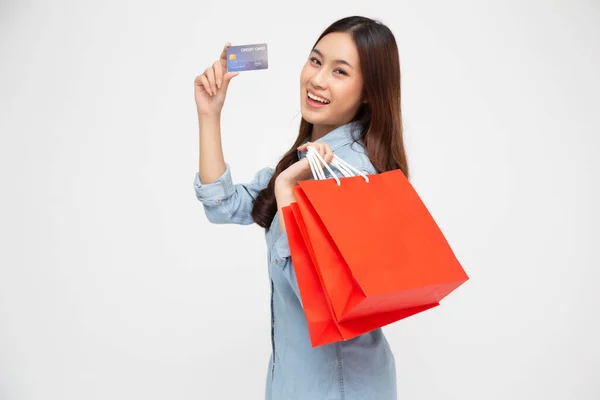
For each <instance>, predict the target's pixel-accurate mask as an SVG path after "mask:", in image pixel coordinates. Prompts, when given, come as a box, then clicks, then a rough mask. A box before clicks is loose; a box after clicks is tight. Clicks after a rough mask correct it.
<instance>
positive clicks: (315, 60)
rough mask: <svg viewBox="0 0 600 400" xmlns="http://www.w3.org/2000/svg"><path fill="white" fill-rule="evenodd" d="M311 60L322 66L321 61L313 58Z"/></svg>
mask: <svg viewBox="0 0 600 400" xmlns="http://www.w3.org/2000/svg"><path fill="white" fill-rule="evenodd" d="M309 60H310V61H311V62H313V63H314V62H318V63H319V64H321V62H320V61H319V60H317V59H316V58H315V57H311V58H310V59H309Z"/></svg>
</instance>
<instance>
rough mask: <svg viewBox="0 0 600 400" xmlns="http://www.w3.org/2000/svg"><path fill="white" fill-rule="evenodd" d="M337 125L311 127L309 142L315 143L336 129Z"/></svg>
mask: <svg viewBox="0 0 600 400" xmlns="http://www.w3.org/2000/svg"><path fill="white" fill-rule="evenodd" d="M338 126H339V125H313V127H312V133H311V137H310V141H311V142H315V141H317V140H319V139H321V138H322V137H323V136H325V135H327V134H328V133H329V132H331V131H332V130H334V129H335V128H337V127H338Z"/></svg>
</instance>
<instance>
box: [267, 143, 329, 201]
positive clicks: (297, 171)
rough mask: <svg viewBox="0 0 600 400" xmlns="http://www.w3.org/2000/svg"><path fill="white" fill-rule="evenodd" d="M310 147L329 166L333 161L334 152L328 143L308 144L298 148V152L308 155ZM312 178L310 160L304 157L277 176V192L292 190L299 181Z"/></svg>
mask: <svg viewBox="0 0 600 400" xmlns="http://www.w3.org/2000/svg"><path fill="white" fill-rule="evenodd" d="M308 146H312V147H314V149H315V150H317V152H318V153H319V154H320V155H321V157H322V158H323V160H325V162H326V163H327V164H329V163H330V162H331V161H332V160H333V151H331V147H329V145H328V144H327V143H314V142H307V143H305V144H303V145H302V146H300V147H298V150H299V151H302V152H304V153H306V152H307V151H308ZM319 165H320V166H321V167H322V165H323V164H322V163H321V162H320V161H319ZM322 168H324V167H322ZM311 177H312V170H311V169H310V164H309V163H308V158H307V157H304V158H303V159H302V160H300V161H297V162H295V163H294V164H292V165H291V166H290V167H288V168H287V169H286V170H284V171H283V172H281V173H280V174H279V175H278V176H277V179H276V180H275V190H282V189H290V188H291V187H293V186H296V185H297V184H298V181H302V180H307V179H309V178H311Z"/></svg>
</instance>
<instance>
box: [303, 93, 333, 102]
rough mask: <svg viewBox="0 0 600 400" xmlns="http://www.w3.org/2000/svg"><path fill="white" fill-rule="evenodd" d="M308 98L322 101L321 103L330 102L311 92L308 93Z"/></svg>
mask: <svg viewBox="0 0 600 400" xmlns="http://www.w3.org/2000/svg"><path fill="white" fill-rule="evenodd" d="M308 97H309V98H311V99H313V100H316V101H320V102H321V103H324V104H329V100H326V99H324V98H322V97H318V96H315V95H314V94H312V93H311V92H308Z"/></svg>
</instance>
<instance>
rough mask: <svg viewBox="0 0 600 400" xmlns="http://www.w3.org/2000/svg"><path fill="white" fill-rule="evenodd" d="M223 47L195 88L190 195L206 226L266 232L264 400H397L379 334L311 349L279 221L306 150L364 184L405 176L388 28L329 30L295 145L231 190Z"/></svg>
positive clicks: (312, 66) (308, 78)
mask: <svg viewBox="0 0 600 400" xmlns="http://www.w3.org/2000/svg"><path fill="white" fill-rule="evenodd" d="M228 46H229V43H228V44H226V45H225V49H223V52H222V54H221V57H220V59H219V60H217V61H216V62H215V63H214V64H213V65H212V66H211V67H209V68H207V69H206V71H205V72H204V73H203V74H202V75H200V76H198V77H197V78H196V80H195V98H196V105H197V110H198V118H199V127H200V162H199V172H198V173H196V175H195V178H194V187H195V192H196V196H197V198H198V200H200V201H201V202H202V203H203V205H204V210H205V213H206V215H207V217H208V219H209V220H210V221H211V222H213V223H235V224H244V225H245V224H251V223H257V224H259V225H260V226H262V227H264V228H265V229H266V241H267V246H268V248H267V249H268V260H269V263H268V264H269V265H268V268H269V276H270V278H271V322H272V325H271V328H272V329H271V338H272V346H273V347H272V357H271V359H270V361H269V369H268V373H267V387H266V399H271V400H295V399H299V400H300V399H301V400H317V399H318V400H336V399H337V400H342V399H344V400H359V399H360V400H367V399H373V400H392V399H396V370H395V361H394V356H393V354H392V352H391V350H390V347H389V345H388V342H387V340H386V338H385V337H384V335H383V333H382V330H381V329H377V330H374V331H371V332H368V333H366V334H364V335H361V336H358V337H356V338H354V339H351V340H347V341H341V342H337V343H333V344H329V345H324V346H319V347H316V348H312V346H311V344H310V339H309V334H308V328H307V322H306V318H305V315H304V312H303V309H302V301H301V297H300V294H299V290H298V285H297V283H296V278H295V274H294V267H293V264H292V263H293V260H292V258H291V256H290V249H289V245H288V241H287V235H286V231H285V225H284V220H283V216H282V212H281V209H282V208H283V207H285V206H287V205H289V204H290V203H291V202H293V201H295V199H294V194H293V191H292V187H293V186H295V185H296V184H297V182H298V181H299V180H305V179H311V178H312V173H311V169H310V166H309V163H308V159H307V158H306V152H307V146H309V145H312V146H313V147H314V148H315V149H316V150H317V151H318V152H319V153H320V154H321V156H322V157H323V158H324V159H325V161H326V162H327V163H329V162H331V160H332V159H333V153H335V154H336V155H338V156H339V157H340V158H341V159H342V160H344V161H346V162H348V163H349V164H351V165H352V166H354V167H355V168H357V169H358V170H360V171H361V172H363V173H366V174H376V173H380V172H384V171H388V170H392V169H400V170H402V171H403V173H404V174H405V175H406V176H408V169H407V162H406V156H405V152H404V145H403V139H402V119H401V110H400V65H399V57H398V48H397V45H396V41H395V38H394V36H393V34H392V32H391V31H390V30H389V29H388V28H387V27H386V26H385V25H383V24H381V23H379V22H377V21H374V20H371V19H368V18H364V17H357V16H355V17H348V18H344V19H341V20H339V21H337V22H335V23H333V24H332V25H331V26H329V27H328V28H327V29H326V30H325V31H324V32H323V33H322V34H321V36H320V37H319V39H318V40H317V42H316V44H315V46H314V48H313V49H311V52H310V54H309V57H308V59H307V61H306V64H305V65H304V67H303V69H302V72H301V74H300V104H301V111H302V121H301V123H300V132H299V135H298V138H297V139H296V142H295V143H294V144H293V146H292V147H291V148H290V150H289V151H288V152H287V153H286V154H285V155H284V156H283V158H282V159H281V161H279V163H278V164H277V166H276V168H275V169H273V168H264V169H262V170H260V171H258V172H257V174H256V175H255V176H254V179H253V180H252V182H250V183H247V184H233V183H232V178H231V172H230V168H229V164H226V163H225V161H224V157H223V151H222V149H221V133H220V113H221V109H222V107H223V103H224V101H225V94H226V92H227V88H228V86H229V83H230V81H231V79H232V78H233V77H234V76H236V75H237V73H227V72H226V71H227V60H226V53H227V51H226V49H227V47H228ZM325 172H326V176H327V177H331V175H330V174H329V173H328V171H327V169H325ZM349 218H351V216H349Z"/></svg>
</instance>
